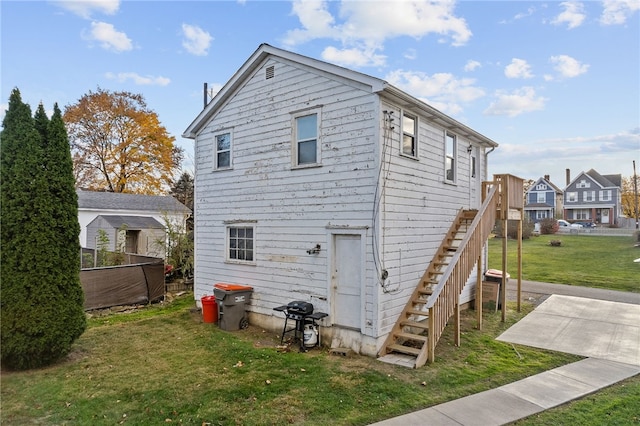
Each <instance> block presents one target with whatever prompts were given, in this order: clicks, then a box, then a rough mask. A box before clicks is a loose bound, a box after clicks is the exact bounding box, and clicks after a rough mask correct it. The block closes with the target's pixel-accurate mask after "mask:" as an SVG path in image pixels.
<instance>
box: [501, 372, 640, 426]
mask: <svg viewBox="0 0 640 426" xmlns="http://www.w3.org/2000/svg"><path fill="white" fill-rule="evenodd" d="M514 424H515V425H517V426H540V425H553V426H575V425H601V426H604V425H611V426H614V425H615V426H623V425H640V376H635V377H632V378H630V379H627V380H625V381H623V382H621V383H618V384H617V385H615V386H612V387H609V388H607V389H604V390H602V391H600V392H598V393H596V394H594V395H589V396H586V397H584V398H582V399H579V400H577V401H572V402H570V403H568V404H566V405H564V406H561V407H558V408H555V409H553V410H548V411H543V412H542V413H540V414H536V415H534V416H531V417H528V418H527V419H524V420H520V421H517V422H515V423H514Z"/></svg>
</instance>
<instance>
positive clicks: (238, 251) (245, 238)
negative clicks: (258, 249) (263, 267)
mask: <svg viewBox="0 0 640 426" xmlns="http://www.w3.org/2000/svg"><path fill="white" fill-rule="evenodd" d="M227 234H228V251H227V260H229V261H233V262H235V261H237V262H247V263H254V240H253V226H229V227H228V228H227Z"/></svg>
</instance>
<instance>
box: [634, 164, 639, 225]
mask: <svg viewBox="0 0 640 426" xmlns="http://www.w3.org/2000/svg"><path fill="white" fill-rule="evenodd" d="M633 199H634V201H635V208H636V229H638V177H637V176H636V160H633Z"/></svg>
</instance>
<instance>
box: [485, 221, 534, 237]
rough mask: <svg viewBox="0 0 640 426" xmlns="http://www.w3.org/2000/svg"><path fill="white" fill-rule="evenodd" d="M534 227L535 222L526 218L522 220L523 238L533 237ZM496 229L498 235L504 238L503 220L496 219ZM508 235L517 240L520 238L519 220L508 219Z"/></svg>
mask: <svg viewBox="0 0 640 426" xmlns="http://www.w3.org/2000/svg"><path fill="white" fill-rule="evenodd" d="M534 228H535V225H534V223H533V222H532V221H530V220H529V219H525V220H524V221H523V222H522V239H523V240H527V239H529V238H531V235H532V234H533V230H534ZM494 229H495V234H496V237H498V238H502V221H500V220H496V224H495V227H494ZM507 236H508V237H509V238H511V239H512V240H515V239H517V238H518V221H517V220H508V221H507Z"/></svg>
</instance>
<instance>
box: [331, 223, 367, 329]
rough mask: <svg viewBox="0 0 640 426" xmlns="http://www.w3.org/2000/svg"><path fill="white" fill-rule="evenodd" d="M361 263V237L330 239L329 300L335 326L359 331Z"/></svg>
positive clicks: (348, 235) (338, 235)
mask: <svg viewBox="0 0 640 426" xmlns="http://www.w3.org/2000/svg"><path fill="white" fill-rule="evenodd" d="M362 260H363V258H362V236H361V235H359V234H357V235H353V234H334V235H333V261H332V273H331V281H332V282H331V296H332V297H331V299H332V308H333V309H332V316H333V321H332V322H333V324H335V325H338V326H341V327H345V328H350V329H355V330H360V329H361V323H362V319H361V318H362V298H361V294H362V275H363V272H362V269H363V268H362V266H363V263H362Z"/></svg>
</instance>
